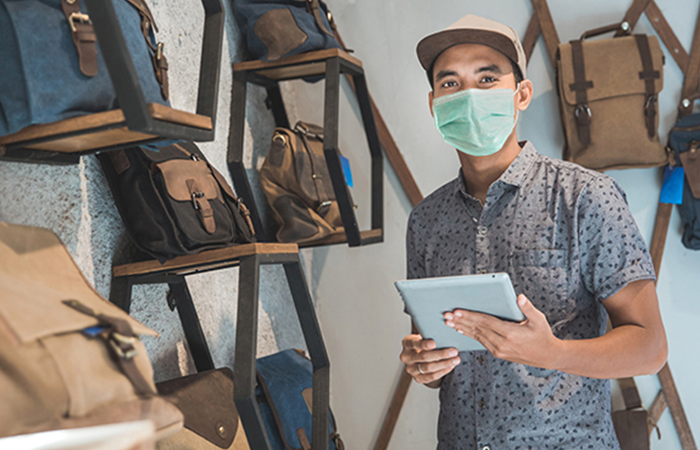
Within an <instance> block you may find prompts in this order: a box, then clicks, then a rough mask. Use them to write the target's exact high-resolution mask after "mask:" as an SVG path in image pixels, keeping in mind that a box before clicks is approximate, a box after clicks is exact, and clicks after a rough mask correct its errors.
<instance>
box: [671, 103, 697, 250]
mask: <svg viewBox="0 0 700 450" xmlns="http://www.w3.org/2000/svg"><path fill="white" fill-rule="evenodd" d="M668 146H669V150H670V151H672V152H673V153H672V155H671V156H672V157H671V158H670V160H671V161H670V162H671V165H672V166H679V165H680V166H682V167H683V169H684V171H685V180H684V181H683V202H682V203H681V204H680V205H679V208H678V212H679V213H680V216H681V221H682V222H683V237H682V242H683V245H684V246H685V247H686V248H688V249H691V250H700V114H691V115H689V116H686V117H683V118H682V119H681V120H679V121H678V123H677V124H676V125H675V126H674V127H673V128H672V129H671V131H670V132H669V134H668Z"/></svg>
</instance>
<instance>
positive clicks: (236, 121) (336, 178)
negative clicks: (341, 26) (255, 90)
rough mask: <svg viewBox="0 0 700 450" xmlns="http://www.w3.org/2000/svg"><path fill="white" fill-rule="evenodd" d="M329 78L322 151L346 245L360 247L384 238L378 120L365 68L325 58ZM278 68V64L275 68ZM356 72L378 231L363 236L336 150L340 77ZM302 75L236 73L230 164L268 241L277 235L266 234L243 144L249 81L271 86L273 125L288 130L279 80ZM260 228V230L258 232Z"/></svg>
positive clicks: (261, 234) (238, 188) (240, 191)
mask: <svg viewBox="0 0 700 450" xmlns="http://www.w3.org/2000/svg"><path fill="white" fill-rule="evenodd" d="M325 64H326V72H325V74H324V75H322V76H324V77H325V80H326V86H325V99H324V120H323V149H324V154H325V156H326V163H327V164H328V171H329V173H330V176H331V179H332V183H333V190H334V192H335V197H336V200H337V201H338V206H339V208H340V215H341V218H342V221H343V227H344V228H345V234H346V238H347V242H348V245H349V246H350V247H356V246H360V245H366V244H371V243H375V242H382V241H383V228H384V217H383V214H384V209H383V196H384V192H383V159H382V154H381V146H380V143H379V135H378V134H377V126H376V124H375V122H374V115H373V113H372V106H371V101H370V98H369V92H368V90H367V82H366V80H365V75H364V71H363V69H362V67H361V66H358V65H356V64H353V63H352V62H350V61H348V60H346V59H344V58H341V57H339V56H333V57H330V58H328V59H326V60H325ZM276 68H279V66H278V67H276ZM341 74H349V75H350V76H352V78H353V81H354V83H355V87H356V90H355V92H356V96H357V100H358V104H359V107H360V114H361V116H362V122H363V125H364V129H365V135H366V136H367V143H368V145H369V151H370V156H371V202H372V205H371V208H372V209H371V227H372V230H378V231H379V233H377V234H375V235H373V236H368V237H363V236H362V235H361V232H360V230H359V227H358V225H357V219H356V217H355V211H354V207H353V204H352V199H351V197H350V191H349V189H348V186H347V184H346V183H345V175H344V173H343V169H342V165H341V162H340V156H339V153H338V125H339V115H340V110H339V101H340V75H341ZM298 78H301V76H293V77H288V78H281V79H275V80H273V79H270V78H267V77H265V76H262V75H259V74H257V73H255V72H254V71H245V70H240V71H234V72H233V88H232V95H231V126H230V128H229V148H228V166H229V171H230V172H231V178H232V180H233V183H234V185H235V187H236V191H237V192H238V195H240V196H241V197H242V198H243V201H244V202H245V203H246V205H247V206H248V208H249V209H250V211H251V219H252V221H253V226H254V227H255V229H256V232H257V233H258V234H257V238H258V241H260V242H270V241H273V240H274V239H273V238H272V237H270V236H265V235H264V230H263V227H262V221H261V219H260V212H259V211H260V209H259V208H258V207H257V206H256V203H255V198H254V196H253V190H252V188H251V185H250V181H249V179H248V176H247V174H246V169H245V166H244V165H243V144H244V130H245V110H246V94H247V85H248V83H252V84H256V85H259V86H262V87H265V88H266V89H267V93H268V99H269V101H270V104H271V106H272V112H273V115H274V118H275V124H276V125H277V126H278V127H284V128H289V125H290V124H289V118H288V116H287V112H286V110H285V107H284V102H283V100H282V96H281V95H280V89H279V81H284V80H289V79H298ZM258 230H259V231H258Z"/></svg>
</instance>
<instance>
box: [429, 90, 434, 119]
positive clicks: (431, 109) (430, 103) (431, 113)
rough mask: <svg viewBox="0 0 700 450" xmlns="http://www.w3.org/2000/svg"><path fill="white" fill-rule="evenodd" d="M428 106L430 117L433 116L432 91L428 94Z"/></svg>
mask: <svg viewBox="0 0 700 450" xmlns="http://www.w3.org/2000/svg"><path fill="white" fill-rule="evenodd" d="M428 105H429V106H430V115H431V116H433V115H434V114H433V91H430V92H428Z"/></svg>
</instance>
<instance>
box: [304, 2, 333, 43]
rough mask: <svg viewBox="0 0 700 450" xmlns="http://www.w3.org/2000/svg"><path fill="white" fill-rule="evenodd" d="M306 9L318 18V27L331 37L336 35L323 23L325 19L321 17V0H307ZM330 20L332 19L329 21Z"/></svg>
mask: <svg viewBox="0 0 700 450" xmlns="http://www.w3.org/2000/svg"><path fill="white" fill-rule="evenodd" d="M306 9H307V10H308V11H309V13H311V15H313V16H314V19H315V20H316V25H318V28H319V29H320V30H321V31H323V32H324V33H326V34H327V35H328V36H330V37H333V38H334V37H335V36H334V35H333V33H332V32H331V31H330V30H329V29H327V28H326V26H325V25H324V23H323V19H322V18H321V4H320V2H319V0H307V1H306ZM329 22H330V21H329Z"/></svg>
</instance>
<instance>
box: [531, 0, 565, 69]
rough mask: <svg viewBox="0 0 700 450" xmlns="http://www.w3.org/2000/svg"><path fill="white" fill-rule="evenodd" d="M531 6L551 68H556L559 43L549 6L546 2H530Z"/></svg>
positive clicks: (543, 0)
mask: <svg viewBox="0 0 700 450" xmlns="http://www.w3.org/2000/svg"><path fill="white" fill-rule="evenodd" d="M532 6H533V7H534V8H535V15H537V20H538V22H539V25H540V26H539V27H540V29H541V32H542V37H543V38H544V44H545V46H546V47H547V53H548V54H549V60H550V62H551V63H552V67H555V68H556V67H557V53H558V51H559V50H558V48H559V42H560V41H559V35H558V34H557V29H556V27H555V26H554V20H553V19H552V14H551V13H550V12H549V6H547V0H532ZM533 46H534V44H533Z"/></svg>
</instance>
